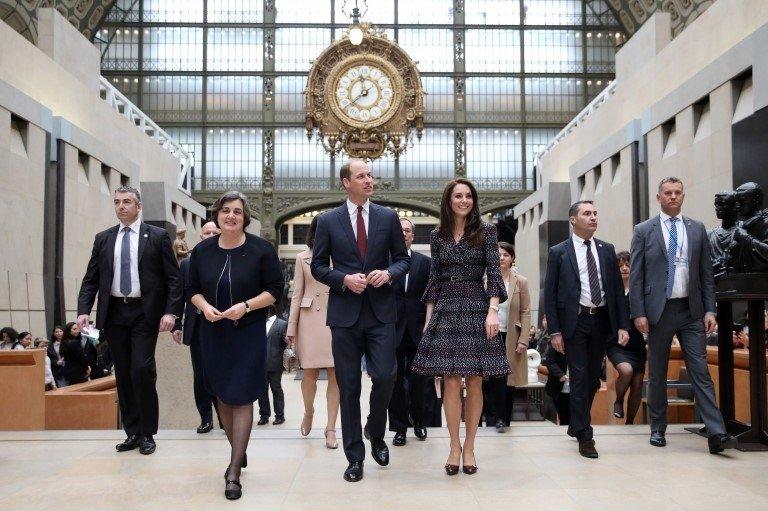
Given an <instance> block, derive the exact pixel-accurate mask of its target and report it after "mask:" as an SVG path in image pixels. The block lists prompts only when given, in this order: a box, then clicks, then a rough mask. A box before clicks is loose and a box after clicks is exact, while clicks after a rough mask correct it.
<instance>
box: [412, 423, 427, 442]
mask: <svg viewBox="0 0 768 511" xmlns="http://www.w3.org/2000/svg"><path fill="white" fill-rule="evenodd" d="M413 434H414V435H416V438H418V439H419V440H426V439H427V428H425V427H424V426H422V425H421V424H414V425H413Z"/></svg>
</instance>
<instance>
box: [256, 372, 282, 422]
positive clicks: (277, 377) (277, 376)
mask: <svg viewBox="0 0 768 511" xmlns="http://www.w3.org/2000/svg"><path fill="white" fill-rule="evenodd" d="M282 378H283V372H282V371H267V383H268V384H269V390H272V402H273V403H274V405H275V418H285V394H284V393H283V385H282ZM269 390H266V391H264V396H262V397H260V398H258V399H257V401H258V402H259V417H261V418H264V419H268V418H269V416H270V415H272V409H271V408H270V407H269Z"/></svg>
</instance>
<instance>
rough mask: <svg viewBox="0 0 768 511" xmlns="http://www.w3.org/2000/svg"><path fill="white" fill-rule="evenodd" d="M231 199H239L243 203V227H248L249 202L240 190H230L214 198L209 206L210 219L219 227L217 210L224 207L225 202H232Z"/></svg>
mask: <svg viewBox="0 0 768 511" xmlns="http://www.w3.org/2000/svg"><path fill="white" fill-rule="evenodd" d="M233 200H239V201H240V202H242V203H243V217H244V220H243V229H245V228H246V227H248V226H249V225H250V223H251V204H250V202H249V201H248V197H246V196H245V195H244V194H242V193H240V192H237V191H231V192H227V193H225V194H224V195H222V196H221V197H219V198H218V199H216V202H214V203H213V206H211V220H212V221H213V223H215V224H216V227H218V228H219V229H221V226H220V225H219V212H220V211H221V210H222V209H223V208H224V205H225V204H226V203H227V202H232V201H233Z"/></svg>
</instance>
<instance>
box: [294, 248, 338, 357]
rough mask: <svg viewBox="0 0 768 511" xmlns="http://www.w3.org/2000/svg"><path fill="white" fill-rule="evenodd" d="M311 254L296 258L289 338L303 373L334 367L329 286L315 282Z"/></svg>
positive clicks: (308, 251) (310, 252) (301, 254)
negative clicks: (294, 345) (304, 370)
mask: <svg viewBox="0 0 768 511" xmlns="http://www.w3.org/2000/svg"><path fill="white" fill-rule="evenodd" d="M311 262H312V251H310V250H305V251H304V252H301V253H299V254H298V255H297V256H296V267H295V270H294V274H293V296H292V297H291V312H290V315H289V317H288V331H287V333H286V335H288V336H294V337H295V338H296V356H298V358H299V364H300V365H301V367H302V368H304V369H317V368H322V367H333V353H332V351H331V329H330V328H328V327H327V326H326V324H325V319H326V316H327V315H328V293H329V290H328V286H326V285H325V284H321V283H320V282H318V281H316V280H315V278H314V277H313V276H312V273H311V272H310V270H309V263H311Z"/></svg>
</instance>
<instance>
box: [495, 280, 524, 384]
mask: <svg viewBox="0 0 768 511" xmlns="http://www.w3.org/2000/svg"><path fill="white" fill-rule="evenodd" d="M507 294H508V295H509V298H508V299H507V302H506V303H503V304H501V305H500V306H508V308H509V310H508V314H507V341H506V344H507V358H508V359H509V368H510V373H509V376H508V377H507V385H509V386H510V387H519V386H522V385H526V384H527V383H528V356H527V355H518V354H517V353H515V348H516V347H517V342H518V341H520V342H521V343H524V344H525V345H526V346H527V345H528V343H529V342H530V331H531V295H530V292H529V291H528V279H526V278H525V277H523V276H522V275H518V274H516V273H514V272H512V273H511V274H510V279H509V290H508V292H507Z"/></svg>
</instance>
